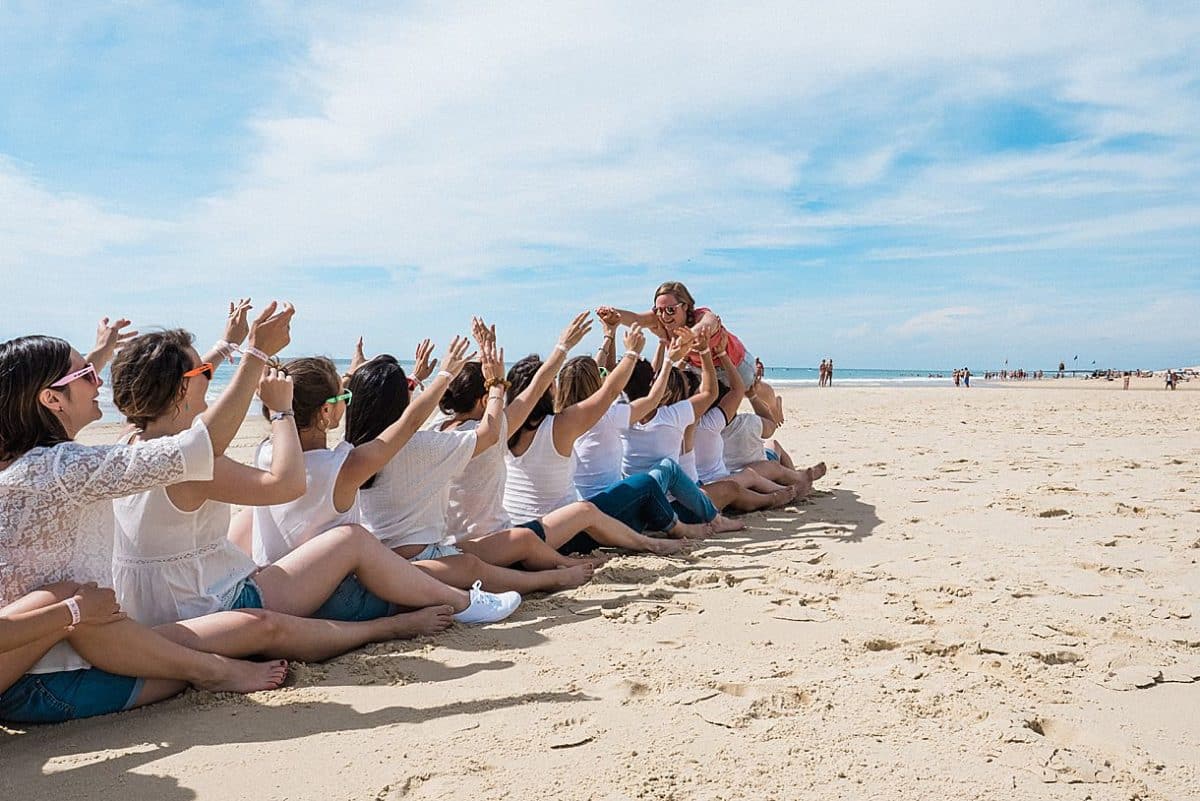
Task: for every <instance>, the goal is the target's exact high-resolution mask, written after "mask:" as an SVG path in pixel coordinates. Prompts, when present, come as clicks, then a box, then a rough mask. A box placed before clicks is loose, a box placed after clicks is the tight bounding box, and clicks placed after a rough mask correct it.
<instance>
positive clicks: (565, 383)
mask: <svg viewBox="0 0 1200 801" xmlns="http://www.w3.org/2000/svg"><path fill="white" fill-rule="evenodd" d="M603 385H604V379H603V378H601V377H600V365H598V364H596V360H595V359H593V358H592V357H591V356H576V357H575V358H574V359H570V360H568V361H567V363H566V364H564V365H563V368H562V369H561V370H559V371H558V393H557V395H556V397H555V400H554V404H555V408H556V409H557V410H558V411H560V412H561V411H562V410H563V409H566V408H567V407H569V406H574V405H575V404H577V403H579V402H580V401H585V400H587V399H588V398H590V397H592V396H593V395H595V394H596V393H597V392H599V391H600V387H602V386H603Z"/></svg>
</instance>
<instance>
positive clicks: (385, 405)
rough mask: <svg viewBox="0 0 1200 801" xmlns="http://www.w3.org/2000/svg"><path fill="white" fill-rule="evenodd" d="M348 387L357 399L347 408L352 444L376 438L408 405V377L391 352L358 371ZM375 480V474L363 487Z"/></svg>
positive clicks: (348, 436) (347, 429) (347, 420)
mask: <svg viewBox="0 0 1200 801" xmlns="http://www.w3.org/2000/svg"><path fill="white" fill-rule="evenodd" d="M347 389H349V390H350V391H351V392H353V393H354V402H353V403H351V404H350V405H349V406H348V407H347V408H346V441H347V442H349V443H350V444H351V445H361V444H363V443H364V442H370V441H371V440H373V439H375V438H376V437H378V436H379V435H380V434H382V433H383V431H384V429H386V428H387V427H388V426H390V425H391V424H392V423H394V422H396V421H397V420H399V419H400V415H402V414H404V410H405V409H407V408H408V376H406V375H405V374H404V368H403V367H401V366H400V363H399V362H398V361H396V357H395V356H392V355H390V354H387V353H384V354H381V355H379V356H376V357H375V358H374V359H371V360H370V361H369V362H367V363H366V364H364V365H363V366H362V367H359V368H358V369H357V370H355V371H354V375H352V376H351V377H350V385H349V386H348V387H347ZM374 483H375V476H371V477H370V478H369V479H367V480H366V482H364V483H363V489H368V488H370V487H371V486H372V485H373V484H374Z"/></svg>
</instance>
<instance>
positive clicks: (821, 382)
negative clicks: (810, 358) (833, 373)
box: [817, 359, 829, 387]
mask: <svg viewBox="0 0 1200 801" xmlns="http://www.w3.org/2000/svg"><path fill="white" fill-rule="evenodd" d="M828 374H829V365H828V364H826V361H825V359H821V366H820V367H818V368H817V375H818V378H817V386H818V387H823V386H825V379H826V377H827V376H828Z"/></svg>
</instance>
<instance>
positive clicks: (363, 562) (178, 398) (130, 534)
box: [112, 330, 520, 655]
mask: <svg viewBox="0 0 1200 801" xmlns="http://www.w3.org/2000/svg"><path fill="white" fill-rule="evenodd" d="M458 364H461V358H460V359H459V361H458V362H457V363H456V364H455V366H457V365H458ZM212 370H213V367H212V365H211V364H208V363H201V362H200V357H199V356H198V354H197V353H196V350H195V349H194V348H193V347H192V345H191V335H190V334H188V333H187V332H186V331H181V330H173V331H164V332H161V333H154V334H144V335H142V336H140V337H138V338H136V339H134V340H133V341H132V342H130V343H128V344H127V345H126V346H125V347H124V348H123V349H122V351H121V353H120V355H119V356H118V357H117V359H116V361H115V362H114V363H113V370H112V377H113V400H114V402H115V403H116V406H117V408H118V409H119V410H120V411H121V412H122V413H123V414H124V415H125V416H126V418H127V419H128V420H129V422H130V423H132V424H134V425H135V426H137V428H138V430H137V431H136V432H134V433H133V434H131V435H130V439H131V441H133V442H154V441H156V440H158V439H161V438H167V437H172V436H175V435H177V434H178V433H179V432H181V431H186V430H188V428H190V427H191V426H192V424H193V421H194V420H195V418H196V416H197V415H198V414H201V413H203V412H204V411H205V410H206V408H207V403H206V401H205V393H206V391H207V389H208V384H209V381H210V380H211V378H212ZM259 394H260V397H261V398H262V400H263V403H264V405H265V406H267V408H268V409H270V410H271V414H270V419H271V439H272V444H273V447H274V460H273V463H272V465H271V469H270V470H259V469H257V468H254V467H249V466H247V465H244V464H241V463H240V462H236V461H234V460H233V459H230V458H228V457H225V456H222V457H220V458H218V459H216V460H215V462H214V465H213V472H212V477H211V479H210V480H202V481H189V482H186V483H181V484H177V485H175V486H171V487H165V488H164V487H156V488H153V489H150V490H147V491H144V492H141V493H138V494H136V495H131V496H128V497H125V498H121V499H119V500H117V501H115V502H114V509H115V512H116V518H117V538H116V549H115V554H114V558H113V577H114V581H115V584H116V590H117V593H118V597H119V598H120V599H121V603H122V605H123V606H124V607H125V609H126V611H128V612H129V614H130V615H132V616H133V617H134V619H136V620H139V621H141V622H146V623H162V622H170V621H175V620H179V619H181V618H185V617H192V616H195V615H200V614H207V613H210V612H215V611H220V610H228V609H259V608H262V609H268V610H272V611H276V612H282V613H285V614H287V615H294V616H297V617H309V616H312V615H314V614H316V613H318V612H323V616H324V617H328V618H332V619H336V620H361V619H362V617H361V616H360V615H359V614H358V613H359V611H360V610H359V608H358V606H357V605H356V606H355V608H352V609H343V608H341V607H343V606H345V605H346V602H347V600H349V599H348V598H347V596H351V597H353V598H362V597H363V596H368V594H369V595H370V596H373V597H374V598H376V599H380V600H382V601H386V602H388V603H390V604H395V605H397V606H402V607H409V608H422V607H429V608H426V609H422V611H420V612H413V613H410V614H408V615H403V616H396V617H393V618H391V619H390V620H388V621H386V622H385V623H383V624H380V625H377V626H365V625H363V626H357V627H350V626H321V625H313V626H309V627H306V628H304V627H300V626H299V625H297V627H296V631H297V633H298V634H306V635H311V636H313V637H316V638H318V642H316V643H308V642H306V643H305V644H304V647H305V648H309V647H314V648H315V647H317V646H319V645H320V641H319V638H321V637H323V636H325V633H326V632H329V637H330V638H331V639H332V640H333V641H335V643H336V646H337V648H340V649H341V650H349V648H352V647H357V646H358V645H361V644H362V643H364V642H367V641H370V639H372V638H374V639H390V638H394V637H397V636H405V635H409V636H411V635H414V634H422V633H429V632H432V631H437V630H440V629H442V628H445V627H446V626H447V625H449V621H450V616H451V614H455V617H456V619H458V620H461V621H463V622H491V621H495V620H501V619H503V618H504V617H507V616H508V614H510V613H511V612H512V610H513V609H515V608H516V606H517V605H518V604H519V603H520V599H519V598H518V597H509V598H494V597H490V596H488V595H486V594H483V593H474V594H473V596H471V597H468V595H467V593H465V592H462V591H461V590H458V589H455V588H453V587H448V586H446V585H444V584H442V583H441V582H438V581H436V580H433V579H431V578H429V577H428V576H426V575H425V574H423V573H422V572H420V571H418V570H415V569H413V568H412V566H411V565H409V564H408V563H407V562H405V561H404V560H401V559H397V558H395V557H394V555H393V554H392V553H391V552H389V551H388V550H387V549H386V548H383V547H382V546H380V544H379V542H378V541H377V540H376V539H375V538H374V537H372V536H371V535H370V534H368V533H367V532H366V531H364V530H363V529H362V527H360V526H355V525H347V526H341V527H339V528H335V529H332V530H330V531H327V532H325V533H324V534H322V535H321V536H320V537H316V538H313V539H312V540H309V541H308V542H306V543H304V544H303V545H302V546H300V547H297V548H296V549H295V550H293V551H292V552H291V553H289V554H287V555H285V556H283V557H281V558H280V559H279V560H278V561H276V562H274V563H273V564H269V565H266V566H264V567H262V568H261V569H259V568H258V567H257V566H256V565H255V563H254V562H253V561H252V560H251V559H250V558H249V557H248V556H246V555H245V554H244V553H242V552H241V551H239V550H238V549H237V547H236V546H235V545H234V544H233V543H232V542H230V541H229V540H228V539H227V534H228V532H229V528H230V504H263V503H285V502H288V501H292V500H295V499H296V498H299V497H300V496H301V495H302V494H303V493H304V491H305V471H304V457H303V453H302V451H301V446H300V439H299V437H298V436H297V433H296V423H295V417H294V412H293V409H292V394H293V387H292V382H291V380H290V379H288V378H287V377H286V376H284V375H283V374H282V373H280V372H279V371H278V370H277V369H275V368H268V369H267V370H265V371H264V373H263V376H262V379H261V381H260V384H259ZM219 402H220V401H218V403H219ZM351 575H353V576H355V577H356V578H355V579H350V581H351V583H352V584H353V585H354V586H353V587H351V588H347V586H346V585H345V581H346V580H347V577H349V576H351ZM359 582H361V585H360V584H359ZM335 590H340V594H338V595H335V594H334V591H335ZM323 606H324V608H323ZM388 611H389V610H387V609H386V607H384V608H383V609H382V610H379V613H378V614H376V615H374V617H381V616H382V615H383V614H386V613H387V612H388ZM347 632H356V633H357V634H358V635H359V636H358V637H357V638H354V637H349V636H347ZM338 652H339V651H338V650H337V649H336V648H330V649H327V650H326V655H332V654H333V653H338Z"/></svg>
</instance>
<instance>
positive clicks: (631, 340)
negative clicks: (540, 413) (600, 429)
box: [554, 323, 646, 455]
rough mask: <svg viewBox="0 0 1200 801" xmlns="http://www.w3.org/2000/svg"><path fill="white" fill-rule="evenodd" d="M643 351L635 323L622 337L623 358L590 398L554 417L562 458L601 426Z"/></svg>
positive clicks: (642, 337)
mask: <svg viewBox="0 0 1200 801" xmlns="http://www.w3.org/2000/svg"><path fill="white" fill-rule="evenodd" d="M644 347H646V335H645V334H643V333H642V327H641V326H640V325H638V324H637V323H634V324H633V325H632V326H631V327H630V328H629V330H628V331H627V332H626V333H625V355H624V356H622V357H621V360H620V361H619V362H617V366H616V369H614V370H612V371H611V372H610V373H609V374H608V376H607V377H606V378H605V379H604V383H603V384H601V385H600V389H598V390H596V392H595V393H594V394H592V396H591V397H589V398H585V399H584V400H581V401H580V402H579V403H576V404H575V405H573V406H568V407H567V408H566V409H562V410H560V411H559V412H558V414H556V415H555V417H554V447H555V449H556V450H557V451H558V452H559V453H560V454H563V455H566V454H569V453H570V452H571V449H572V448H574V447H575V440H577V439H579V438H580V437H581V436H583V435H584V434H585V433H586V432H587V431H588V430H590V429H591V427H592V426H594V425H596V423H598V422H600V418H601V417H603V416H604V413H605V412H607V411H608V409H609V407H610V406H612V405H613V403H614V402H616V400H617V398H618V397H619V396H620V394H621V392H622V391H623V390H624V389H625V385H626V384H628V383H629V377H630V376H631V375H633V365H635V364H636V363H637V360H638V358H639V357H640V356H641V353H642V349H643V348H644Z"/></svg>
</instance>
